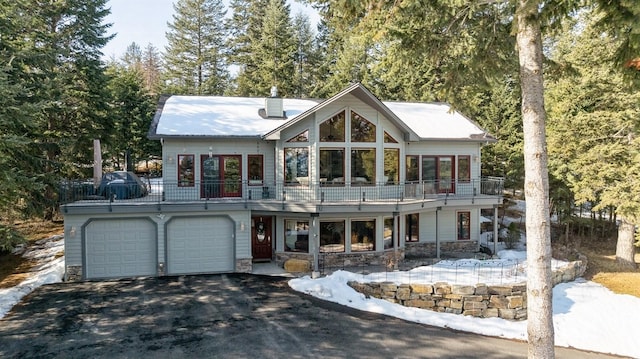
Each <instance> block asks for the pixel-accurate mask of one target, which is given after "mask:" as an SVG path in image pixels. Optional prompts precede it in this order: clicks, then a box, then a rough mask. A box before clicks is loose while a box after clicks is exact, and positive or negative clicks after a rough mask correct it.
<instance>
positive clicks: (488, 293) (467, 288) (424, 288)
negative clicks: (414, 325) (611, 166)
mask: <svg viewBox="0 0 640 359" xmlns="http://www.w3.org/2000/svg"><path fill="white" fill-rule="evenodd" d="M586 268H587V262H586V259H585V260H578V261H574V262H570V263H569V264H567V265H566V266H564V267H562V268H559V269H557V270H555V271H554V273H553V283H554V285H556V284H558V283H561V282H569V281H572V280H575V279H576V278H577V277H580V276H582V275H583V274H584V272H585V270H586ZM348 285H349V286H350V287H351V288H353V289H355V290H356V291H357V292H360V293H362V294H364V295H365V296H367V297H375V298H379V299H384V300H387V301H389V302H392V303H398V304H401V305H404V306H407V307H415V308H421V309H429V310H433V311H437V312H444V313H453V314H462V315H471V316H474V317H481V318H493V317H499V318H503V319H509V320H525V319H527V287H526V284H525V283H524V282H523V283H516V284H509V285H486V284H476V285H455V284H454V285H450V284H448V283H442V282H440V283H435V284H400V285H398V284H395V283H392V282H381V283H380V282H376V283H359V282H349V283H348Z"/></svg>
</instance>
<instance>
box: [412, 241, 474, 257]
mask: <svg viewBox="0 0 640 359" xmlns="http://www.w3.org/2000/svg"><path fill="white" fill-rule="evenodd" d="M405 251H406V256H407V257H435V256H436V242H406V243H405ZM477 251H478V242H477V241H456V242H441V243H440V252H441V253H443V252H448V253H464V252H477Z"/></svg>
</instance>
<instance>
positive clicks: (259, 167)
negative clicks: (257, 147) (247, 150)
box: [247, 155, 264, 184]
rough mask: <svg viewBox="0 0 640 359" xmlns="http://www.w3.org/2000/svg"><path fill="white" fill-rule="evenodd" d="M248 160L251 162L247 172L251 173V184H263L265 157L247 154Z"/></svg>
mask: <svg viewBox="0 0 640 359" xmlns="http://www.w3.org/2000/svg"><path fill="white" fill-rule="evenodd" d="M247 160H248V161H247V162H249V168H248V170H247V173H248V174H249V184H262V181H263V180H264V166H263V164H264V157H263V156H262V155H249V156H247Z"/></svg>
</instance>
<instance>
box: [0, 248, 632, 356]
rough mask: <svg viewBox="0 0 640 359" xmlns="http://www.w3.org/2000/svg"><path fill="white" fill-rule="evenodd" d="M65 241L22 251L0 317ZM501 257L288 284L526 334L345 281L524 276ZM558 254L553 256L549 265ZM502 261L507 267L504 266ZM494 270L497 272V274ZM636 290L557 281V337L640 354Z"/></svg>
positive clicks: (476, 329) (421, 316) (350, 302)
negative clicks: (23, 271) (27, 264)
mask: <svg viewBox="0 0 640 359" xmlns="http://www.w3.org/2000/svg"><path fill="white" fill-rule="evenodd" d="M63 248H64V239H63V238H62V236H58V237H54V238H52V239H50V240H43V241H39V245H37V246H35V247H32V248H30V249H29V250H28V251H27V252H26V253H25V254H24V255H25V256H27V257H30V258H34V259H38V260H39V261H40V263H41V264H40V265H38V266H37V267H36V268H34V271H33V272H32V275H31V276H30V278H28V279H26V280H25V281H23V282H22V283H20V284H19V285H17V286H15V287H13V288H6V289H0V318H2V317H4V316H5V315H6V314H7V313H8V312H9V310H11V308H12V307H13V306H14V305H15V304H16V303H18V302H20V300H21V299H22V298H23V297H24V296H25V295H27V294H29V293H30V292H31V291H33V290H34V289H35V288H37V287H39V286H40V285H43V284H47V283H56V282H60V281H61V280H62V276H63V274H64V257H58V258H55V257H56V255H57V254H59V253H60V252H61V251H62V250H63ZM500 255H501V257H502V258H500V259H494V260H488V261H476V260H460V261H442V262H439V263H438V264H436V265H433V266H426V267H419V268H416V269H414V270H412V271H406V272H386V273H372V274H370V275H362V274H355V273H351V272H346V271H337V272H335V273H333V274H331V275H329V276H327V277H324V278H318V279H311V278H310V277H303V278H296V279H292V280H291V281H289V285H290V286H291V287H292V288H294V289H295V290H297V291H300V292H304V293H308V294H311V295H313V296H316V297H318V298H321V299H324V300H328V301H332V302H336V303H340V304H343V305H346V306H349V307H353V308H357V309H360V310H365V311H371V312H375V313H381V314H386V315H390V316H394V317H398V318H403V319H406V320H410V321H414V322H418V323H423V324H428V325H434V326H439V327H445V328H452V329H456V330H462V331H468V332H473V333H479V334H484V335H490V336H496V337H503V338H512V339H519V340H526V333H527V328H526V321H523V322H512V321H508V320H504V319H498V318H488V319H481V318H473V317H467V316H462V315H455V314H446V313H436V312H432V311H429V310H423V309H417V308H407V307H403V306H401V305H398V304H392V303H389V302H387V301H384V300H380V299H375V298H369V299H366V298H365V297H364V295H362V294H360V293H357V292H356V291H354V290H353V289H352V288H351V287H349V286H347V282H348V281H352V280H353V281H360V282H366V281H394V282H397V283H417V282H420V281H424V282H426V281H430V280H431V279H435V278H437V280H438V281H448V282H451V283H459V284H464V283H469V284H475V283H477V282H478V281H482V282H484V283H486V284H501V283H506V282H518V281H523V280H525V279H526V261H525V259H526V258H525V256H524V252H522V251H520V252H518V251H502V252H500ZM562 264H563V262H560V261H554V266H561V265H562ZM505 268H507V269H508V270H505ZM497 273H500V274H499V275H498V274H497ZM638 308H640V298H637V297H633V296H629V295H619V294H614V293H612V292H611V291H609V290H608V289H606V288H604V287H603V286H601V285H599V284H596V283H593V282H589V281H586V280H583V279H579V280H576V281H574V282H571V283H563V284H559V285H557V286H556V287H555V288H554V290H553V311H554V316H553V318H554V327H555V334H556V345H559V346H566V347H574V348H579V349H584V350H591V351H596V352H602V353H611V354H618V355H625V356H631V357H635V358H640V341H638V340H637V339H636V334H637V333H640V310H638Z"/></svg>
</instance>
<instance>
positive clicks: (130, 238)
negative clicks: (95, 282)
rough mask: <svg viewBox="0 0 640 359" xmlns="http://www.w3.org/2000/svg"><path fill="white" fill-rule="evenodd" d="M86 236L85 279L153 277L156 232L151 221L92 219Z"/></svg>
mask: <svg viewBox="0 0 640 359" xmlns="http://www.w3.org/2000/svg"><path fill="white" fill-rule="evenodd" d="M85 233H86V236H85V238H86V240H85V244H86V248H85V251H86V273H87V278H89V279H91V278H117V277H136V276H152V275H156V268H157V265H156V264H157V251H156V231H155V226H154V224H153V223H151V222H150V221H148V220H145V219H117V220H94V221H93V222H91V223H89V224H88V225H87V227H86V232H85Z"/></svg>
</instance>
